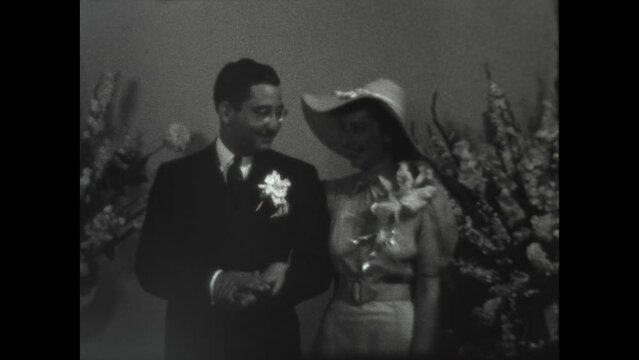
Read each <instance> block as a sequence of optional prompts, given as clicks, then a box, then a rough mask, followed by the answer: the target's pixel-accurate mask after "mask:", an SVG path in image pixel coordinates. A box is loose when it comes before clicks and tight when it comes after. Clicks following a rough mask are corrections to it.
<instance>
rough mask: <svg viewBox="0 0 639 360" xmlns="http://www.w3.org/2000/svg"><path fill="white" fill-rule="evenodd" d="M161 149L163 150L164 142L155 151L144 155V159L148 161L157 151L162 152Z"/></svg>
mask: <svg viewBox="0 0 639 360" xmlns="http://www.w3.org/2000/svg"><path fill="white" fill-rule="evenodd" d="M163 148H164V142H163V143H162V145H160V146H158V147H157V148H156V149H155V150H153V151H151V152H150V153H148V154H147V155H145V156H144V159H145V160H148V159H149V158H150V157H151V156H153V155H155V154H156V153H157V152H158V151H160V150H162V149H163Z"/></svg>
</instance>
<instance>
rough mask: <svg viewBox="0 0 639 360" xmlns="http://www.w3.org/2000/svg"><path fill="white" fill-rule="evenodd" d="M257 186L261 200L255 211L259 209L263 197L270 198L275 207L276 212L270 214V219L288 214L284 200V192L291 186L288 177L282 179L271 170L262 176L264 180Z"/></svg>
mask: <svg viewBox="0 0 639 360" xmlns="http://www.w3.org/2000/svg"><path fill="white" fill-rule="evenodd" d="M257 186H258V187H259V188H260V189H261V190H262V193H261V195H260V197H261V198H262V201H260V204H259V205H258V206H257V208H256V209H255V211H259V210H260V208H261V207H262V205H263V204H264V200H265V199H270V200H271V203H272V204H273V206H275V208H276V209H277V210H276V212H275V213H274V214H273V215H271V219H273V218H277V217H281V216H284V215H286V214H288V210H289V204H288V201H287V200H286V194H287V192H288V188H289V187H290V186H291V182H290V181H289V180H288V179H282V177H281V176H280V174H279V173H278V172H277V171H275V170H273V172H272V173H270V174H268V175H267V176H266V178H264V182H263V183H261V184H259V185H257Z"/></svg>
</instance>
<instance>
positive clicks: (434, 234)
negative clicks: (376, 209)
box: [416, 188, 457, 276]
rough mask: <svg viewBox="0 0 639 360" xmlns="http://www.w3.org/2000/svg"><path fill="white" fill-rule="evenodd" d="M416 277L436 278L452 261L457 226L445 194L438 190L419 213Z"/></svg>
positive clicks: (440, 189)
mask: <svg viewBox="0 0 639 360" xmlns="http://www.w3.org/2000/svg"><path fill="white" fill-rule="evenodd" d="M416 240H417V241H416V247H417V254H418V255H417V256H418V261H417V274H418V275H419V276H438V275H439V272H440V269H441V268H443V267H445V266H446V265H448V263H449V262H450V261H451V260H452V258H453V255H454V251H455V246H456V245H457V224H456V221H455V215H454V213H453V210H452V207H451V205H450V202H449V200H448V195H447V194H446V192H445V190H444V189H442V188H438V191H437V192H436V193H435V194H434V195H433V197H432V198H431V201H430V202H429V204H428V205H426V207H424V208H423V209H422V210H421V212H420V224H419V230H418V232H417V239H416Z"/></svg>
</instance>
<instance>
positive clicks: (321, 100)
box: [302, 94, 426, 158]
mask: <svg viewBox="0 0 639 360" xmlns="http://www.w3.org/2000/svg"><path fill="white" fill-rule="evenodd" d="M362 98H371V99H376V100H378V101H379V102H380V104H382V105H383V106H384V107H385V108H386V109H387V110H388V112H389V114H392V115H393V116H394V118H395V121H397V123H398V125H399V128H400V129H401V131H402V135H403V136H404V139H402V140H401V141H407V142H408V143H410V145H411V148H412V149H413V150H414V152H415V154H414V156H415V157H416V158H420V157H421V158H423V157H425V156H426V155H425V154H424V152H423V151H422V150H421V149H420V147H419V146H418V145H417V144H416V143H415V142H414V141H413V139H412V137H411V136H410V134H409V133H408V132H407V129H406V128H405V126H404V125H403V124H404V119H403V118H402V115H401V114H399V113H398V112H397V111H396V110H395V109H394V108H393V107H392V106H389V105H388V104H387V103H386V102H384V101H382V100H380V99H378V98H376V97H374V96H370V97H357V98H353V99H340V98H338V97H336V96H328V95H311V94H303V95H302V111H303V113H304V118H305V119H306V122H307V123H308V125H309V127H310V128H311V131H312V132H313V133H314V134H315V136H316V137H317V138H318V139H319V140H320V141H321V142H322V143H323V144H324V145H325V146H326V147H328V148H329V149H331V150H332V151H333V152H335V153H337V154H338V155H340V156H342V157H347V153H346V149H344V147H343V146H342V143H341V139H342V129H341V127H340V124H339V120H338V119H337V118H336V117H335V116H334V115H333V114H332V113H331V111H332V110H335V109H337V108H340V107H342V106H344V105H346V104H348V103H351V102H353V101H356V100H361V99H362Z"/></svg>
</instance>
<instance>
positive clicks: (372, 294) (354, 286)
mask: <svg viewBox="0 0 639 360" xmlns="http://www.w3.org/2000/svg"><path fill="white" fill-rule="evenodd" d="M335 298H336V299H339V300H343V301H346V302H348V303H350V304H351V305H361V304H364V303H367V302H369V301H373V300H375V301H397V300H410V299H411V285H410V284H409V283H382V282H375V283H372V282H367V281H361V280H347V279H339V280H338V281H337V287H336V288H335Z"/></svg>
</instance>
